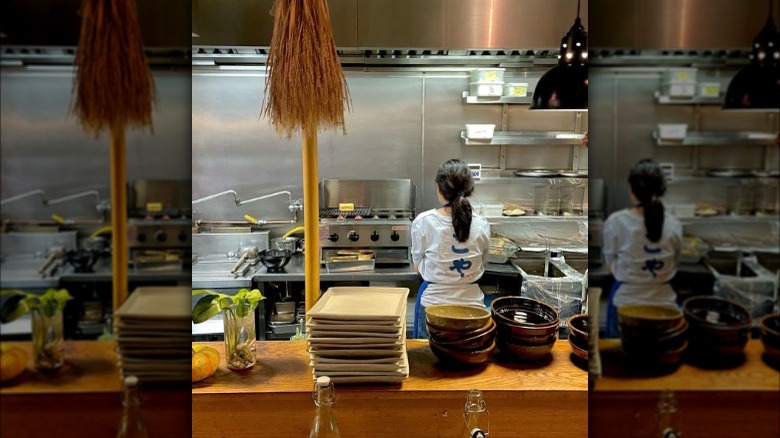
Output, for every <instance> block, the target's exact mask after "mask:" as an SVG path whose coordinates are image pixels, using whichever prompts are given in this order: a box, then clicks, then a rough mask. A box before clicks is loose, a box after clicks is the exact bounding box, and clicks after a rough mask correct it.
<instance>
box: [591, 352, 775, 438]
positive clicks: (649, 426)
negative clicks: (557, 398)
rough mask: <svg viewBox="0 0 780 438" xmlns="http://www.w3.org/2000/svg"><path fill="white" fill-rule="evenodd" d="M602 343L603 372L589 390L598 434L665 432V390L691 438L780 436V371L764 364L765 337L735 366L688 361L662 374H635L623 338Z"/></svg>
mask: <svg viewBox="0 0 780 438" xmlns="http://www.w3.org/2000/svg"><path fill="white" fill-rule="evenodd" d="M600 345H601V362H602V376H601V378H600V379H598V380H597V381H596V382H595V387H594V389H593V390H592V391H591V392H590V393H589V394H588V408H589V415H588V420H589V422H588V428H589V432H590V433H591V434H592V435H593V436H620V437H632V436H637V437H639V436H643V437H644V436H660V432H658V431H657V430H656V419H655V409H656V405H657V403H658V400H659V397H660V393H661V391H662V390H664V389H670V390H672V391H674V394H675V398H676V399H677V401H678V403H679V409H680V414H679V416H680V422H681V431H682V435H683V436H685V437H686V438H691V437H693V438H696V437H702V438H709V437H712V436H746V437H747V436H754V437H759V436H760V437H776V436H780V372H778V370H777V369H775V368H772V367H770V365H769V364H767V363H766V362H764V360H763V358H762V353H763V351H764V348H763V346H762V345H761V341H758V340H751V341H750V342H748V344H747V346H746V348H745V360H744V362H742V363H741V364H739V365H737V366H734V367H732V368H723V369H704V368H700V367H697V366H694V365H690V364H687V363H683V364H682V365H681V366H680V367H679V368H678V369H677V370H675V371H673V372H671V373H669V374H666V375H659V376H640V375H634V374H631V373H629V372H628V371H627V370H626V369H625V368H624V367H623V365H622V361H623V358H624V357H623V355H622V351H621V348H620V341H619V340H616V339H609V340H603V341H601V343H600Z"/></svg>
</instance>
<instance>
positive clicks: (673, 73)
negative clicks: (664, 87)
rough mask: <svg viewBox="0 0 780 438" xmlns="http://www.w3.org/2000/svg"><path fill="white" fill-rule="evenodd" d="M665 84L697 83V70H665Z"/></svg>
mask: <svg viewBox="0 0 780 438" xmlns="http://www.w3.org/2000/svg"><path fill="white" fill-rule="evenodd" d="M663 81H664V82H696V69H695V68H670V69H666V70H664V73H663Z"/></svg>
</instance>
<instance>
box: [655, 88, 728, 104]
mask: <svg viewBox="0 0 780 438" xmlns="http://www.w3.org/2000/svg"><path fill="white" fill-rule="evenodd" d="M655 101H656V102H657V103H658V104H659V105H723V96H716V97H700V96H694V97H672V96H664V95H662V94H661V93H659V92H658V91H656V92H655Z"/></svg>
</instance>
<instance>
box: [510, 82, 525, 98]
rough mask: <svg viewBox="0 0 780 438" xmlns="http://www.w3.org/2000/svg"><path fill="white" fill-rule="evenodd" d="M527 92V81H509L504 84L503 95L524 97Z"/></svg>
mask: <svg viewBox="0 0 780 438" xmlns="http://www.w3.org/2000/svg"><path fill="white" fill-rule="evenodd" d="M527 94H528V83H526V82H510V83H507V84H504V96H513V97H525V96H526V95H527Z"/></svg>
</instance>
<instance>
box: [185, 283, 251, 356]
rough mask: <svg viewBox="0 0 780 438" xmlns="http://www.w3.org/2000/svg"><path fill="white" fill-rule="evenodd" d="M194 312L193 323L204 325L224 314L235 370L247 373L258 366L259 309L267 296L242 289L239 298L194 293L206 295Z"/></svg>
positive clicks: (227, 345) (203, 291) (228, 350)
mask: <svg viewBox="0 0 780 438" xmlns="http://www.w3.org/2000/svg"><path fill="white" fill-rule="evenodd" d="M202 294H205V296H204V297H202V298H201V299H199V300H198V302H197V303H196V304H195V307H194V308H193V309H192V322H193V323H195V324H200V323H202V322H205V321H208V320H209V319H211V318H213V317H214V316H216V315H217V314H219V313H220V312H222V319H223V324H224V328H225V359H226V362H227V366H228V368H230V369H233V370H243V369H247V368H250V367H252V366H253V365H254V364H255V309H256V308H257V305H258V304H259V303H260V301H261V300H264V299H265V297H264V296H263V294H261V293H260V291H259V290H257V289H253V290H251V291H250V290H249V289H241V290H239V291H238V292H237V293H236V294H235V295H228V294H223V293H219V292H216V291H213V290H208V289H198V290H193V291H192V295H193V296H196V295H202Z"/></svg>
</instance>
